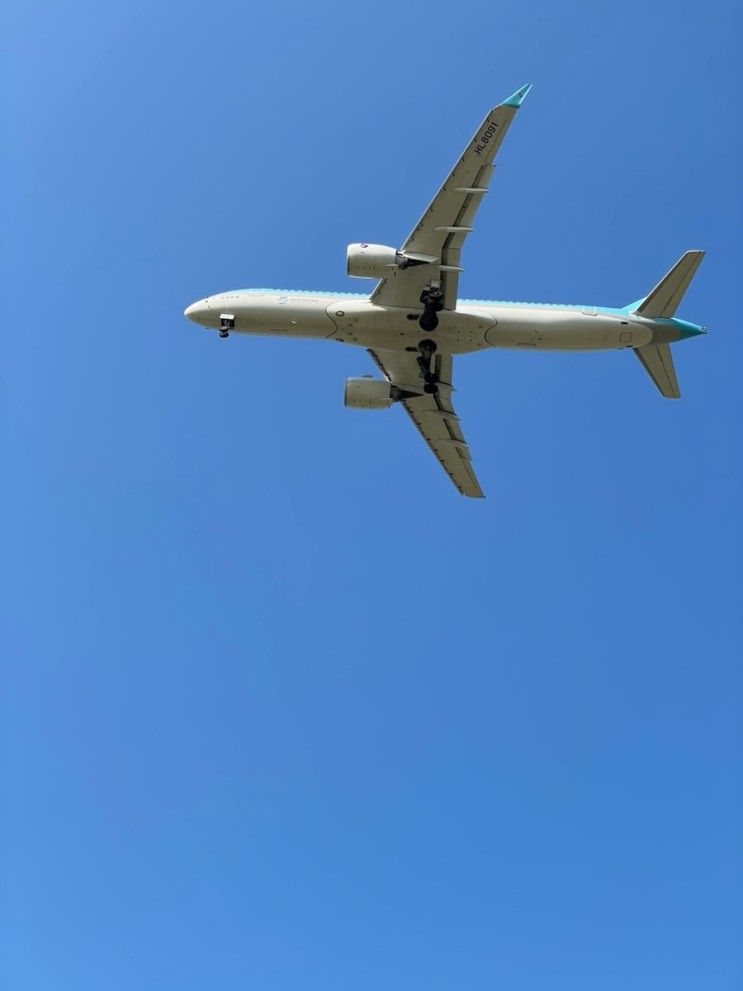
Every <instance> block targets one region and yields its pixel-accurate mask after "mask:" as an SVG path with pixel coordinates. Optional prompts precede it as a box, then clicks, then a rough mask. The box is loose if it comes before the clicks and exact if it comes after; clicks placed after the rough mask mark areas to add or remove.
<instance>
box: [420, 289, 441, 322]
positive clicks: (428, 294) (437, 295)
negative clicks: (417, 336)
mask: <svg viewBox="0 0 743 991" xmlns="http://www.w3.org/2000/svg"><path fill="white" fill-rule="evenodd" d="M420 301H421V303H423V307H424V309H423V313H422V315H421V317H420V319H419V320H418V323H419V325H420V328H421V330H426V331H428V332H429V333H431V331H433V330H436V328H437V327H438V325H439V318H438V317H437V316H436V314H437V313H438V312H439V310H443V308H444V294H443V293H442V292H441V290H440V289H438V288H434V287H429V288H427V289H424V290H423V292H422V293H421V295H420Z"/></svg>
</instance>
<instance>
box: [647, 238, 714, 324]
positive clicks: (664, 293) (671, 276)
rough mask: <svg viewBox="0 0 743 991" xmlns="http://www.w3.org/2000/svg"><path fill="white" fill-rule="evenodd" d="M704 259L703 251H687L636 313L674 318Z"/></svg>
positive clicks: (651, 316)
mask: <svg viewBox="0 0 743 991" xmlns="http://www.w3.org/2000/svg"><path fill="white" fill-rule="evenodd" d="M702 258H704V252H703V251H687V252H686V253H685V254H683V255H682V256H681V257H680V258H679V260H678V261H677V262H676V264H675V265H674V266H673V268H672V269H671V271H670V272H668V273H667V274H666V275H664V276H663V278H662V279H661V280H660V282H659V283H658V285H657V286H656V287H655V289H653V290H652V292H651V293H650V295H649V296H646V297H645V299H643V301H642V302H641V303H640V305H639V306H638V307H637V309H636V310H635V311H634V312H635V313H637V314H639V315H640V316H642V317H650V318H651V319H652V318H653V317H672V316H673V314H674V313H675V312H676V310H677V308H678V305H679V303H680V302H681V300H682V298H683V295H684V293H685V292H686V290H687V289H688V288H689V283H690V282H691V280H692V279H693V278H694V273H695V272H696V270H697V269H698V268H699V264H700V262H701V260H702Z"/></svg>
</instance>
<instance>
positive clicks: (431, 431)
mask: <svg viewBox="0 0 743 991" xmlns="http://www.w3.org/2000/svg"><path fill="white" fill-rule="evenodd" d="M369 354H370V355H371V356H372V358H373V359H374V361H375V362H376V363H377V366H378V368H379V369H380V371H381V372H382V374H383V375H384V376H385V378H387V380H388V381H390V382H392V383H393V385H396V386H397V387H398V388H400V389H402V390H404V391H409V392H413V391H414V392H420V390H421V387H422V383H421V378H420V368H419V367H418V360H417V358H418V356H417V354H413V353H411V352H409V351H387V350H376V351H371V350H370V351H369ZM432 364H433V366H434V367H433V370H434V371H435V372H436V374H437V375H438V377H439V383H438V386H439V389H438V392H437V393H436V394H435V395H427V394H425V393H424V394H423V395H420V396H415V397H413V398H411V399H405V400H403V402H402V405H403V406H404V407H405V410H406V412H407V414H408V416H409V417H410V419H411V420H412V421H413V423H414V424H415V425H416V427H417V428H418V430H419V431H420V433H421V435H422V437H423V439H424V440H425V442H426V443H427V444H428V446H429V447H430V448H431V450H432V451H433V453H434V454H435V455H436V457H437V458H438V459H439V463H440V464H441V467H442V468H443V469H444V471H445V472H446V474H447V475H448V476H449V478H450V479H451V480H452V482H454V484H455V485H456V487H457V488H458V489H459V491H460V492H461V493H462V495H465V496H470V497H472V498H475V499H482V498H484V492H483V491H482V489H481V488H480V483H479V482H478V481H477V477H476V475H475V472H474V470H473V468H472V462H471V461H470V449H469V447H468V446H467V442H466V441H465V439H464V435H463V433H462V431H461V429H460V427H459V417H458V416H457V414H456V413H455V412H454V406H453V405H452V401H451V394H452V391H453V389H452V384H451V380H452V365H453V361H452V356H451V355H450V354H436V355H434V356H433V359H432Z"/></svg>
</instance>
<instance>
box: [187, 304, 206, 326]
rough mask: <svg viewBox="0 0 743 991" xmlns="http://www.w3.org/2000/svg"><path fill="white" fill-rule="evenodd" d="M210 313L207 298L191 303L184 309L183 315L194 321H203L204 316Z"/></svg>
mask: <svg viewBox="0 0 743 991" xmlns="http://www.w3.org/2000/svg"><path fill="white" fill-rule="evenodd" d="M208 313H209V303H208V302H207V300H206V299H197V300H196V302H195V303H191V305H190V306H187V307H186V309H185V310H184V311H183V316H184V317H188V319H189V320H193V322H194V323H202V322H203V320H204V318H205V317H206V316H207V314H208Z"/></svg>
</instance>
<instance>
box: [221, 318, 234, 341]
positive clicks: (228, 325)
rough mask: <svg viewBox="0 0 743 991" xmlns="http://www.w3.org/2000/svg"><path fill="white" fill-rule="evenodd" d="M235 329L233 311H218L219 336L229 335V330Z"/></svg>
mask: <svg viewBox="0 0 743 991" xmlns="http://www.w3.org/2000/svg"><path fill="white" fill-rule="evenodd" d="M234 329H235V315H234V313H220V315H219V336H220V337H229V336H230V331H231V330H234Z"/></svg>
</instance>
